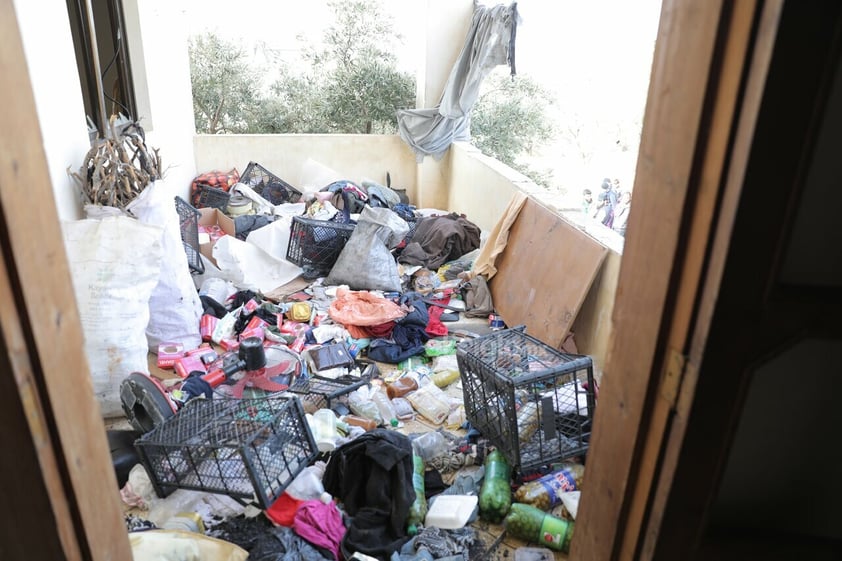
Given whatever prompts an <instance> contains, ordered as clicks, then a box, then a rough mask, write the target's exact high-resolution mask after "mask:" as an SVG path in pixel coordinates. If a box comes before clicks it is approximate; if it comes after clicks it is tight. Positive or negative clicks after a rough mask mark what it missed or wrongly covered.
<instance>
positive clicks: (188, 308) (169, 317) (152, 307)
mask: <svg viewBox="0 0 842 561" xmlns="http://www.w3.org/2000/svg"><path fill="white" fill-rule="evenodd" d="M167 191H168V190H167V188H166V185H165V184H164V183H163V182H161V181H156V182H154V183H152V184H151V185H149V186H148V187H146V189H144V190H143V191H142V192H141V193H140V195H138V197H137V198H136V199H135V200H133V201H132V202H131V203H129V205H128V206H127V207H126V210H127V211H128V212H130V213H131V214H132V215H134V216H135V217H137V219H138V220H140V221H141V222H143V223H144V224H150V225H152V226H160V227H161V228H163V229H164V232H163V236H162V238H161V251H162V259H161V274H160V277H159V279H158V284H157V285H156V286H155V289H154V290H153V291H152V295H151V296H150V298H149V324H148V325H147V326H146V340H147V343H148V344H149V350H151V351H153V352H156V351H157V349H158V345H159V344H160V343H165V342H177V343H181V344H182V345H184V349H185V350H188V351H189V350H192V349H195V348H196V347H198V346H199V345H200V344H201V342H202V336H201V335H200V333H199V321H200V319H201V317H202V302H201V300H200V299H199V295H198V293H197V292H196V287H195V285H194V284H193V278H192V277H191V275H190V269H189V266H188V264H187V254H186V253H184V245H183V244H182V241H181V234H180V232H179V228H180V226H179V218H178V212H176V209H175V205H174V204H173V197H172V196H170V195H169V194H168V192H167ZM138 249H139V248H138Z"/></svg>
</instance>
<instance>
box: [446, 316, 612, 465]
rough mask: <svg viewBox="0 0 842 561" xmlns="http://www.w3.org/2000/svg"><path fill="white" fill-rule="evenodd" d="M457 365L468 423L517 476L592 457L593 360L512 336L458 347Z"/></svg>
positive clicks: (516, 332)
mask: <svg viewBox="0 0 842 561" xmlns="http://www.w3.org/2000/svg"><path fill="white" fill-rule="evenodd" d="M456 360H457V363H458V364H459V371H460V372H461V375H462V395H463V398H464V403H465V415H466V417H467V419H468V421H470V423H471V424H472V425H473V426H474V428H476V429H477V430H478V431H479V432H480V433H481V434H482V435H483V436H485V437H486V438H488V440H489V441H490V442H491V443H493V444H494V445H495V446H497V448H499V449H500V451H501V452H502V453H503V455H504V456H505V457H506V459H507V460H508V461H509V463H510V464H511V466H512V468H513V470H514V473H517V474H520V475H523V474H524V473H525V472H527V471H530V470H532V469H534V468H541V467H543V466H546V465H548V464H550V463H552V462H554V461H557V460H562V459H566V458H570V457H573V456H579V455H582V454H584V453H585V452H586V451H587V449H588V443H589V441H590V434H591V426H592V424H593V423H592V422H593V413H594V408H595V405H596V401H595V399H594V394H593V388H594V383H593V361H592V360H591V358H590V357H588V356H583V355H572V354H566V353H562V352H560V351H557V350H556V349H553V348H552V347H550V346H548V345H546V344H545V343H542V342H541V341H539V340H538V339H536V338H534V337H532V336H530V335H527V334H526V333H524V332H523V330H522V329H506V330H502V331H497V332H494V333H491V334H489V335H485V336H483V337H479V338H476V339H471V340H467V341H464V342H462V343H460V344H459V345H458V346H457V347H456ZM585 383H587V384H586V385H585Z"/></svg>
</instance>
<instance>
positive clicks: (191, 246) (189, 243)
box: [175, 197, 205, 275]
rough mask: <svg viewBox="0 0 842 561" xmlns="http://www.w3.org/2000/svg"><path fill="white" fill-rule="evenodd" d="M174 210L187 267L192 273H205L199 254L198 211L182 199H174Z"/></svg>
mask: <svg viewBox="0 0 842 561" xmlns="http://www.w3.org/2000/svg"><path fill="white" fill-rule="evenodd" d="M175 210H176V212H178V227H179V230H180V232H181V243H182V245H183V246H184V252H185V253H186V254H187V265H188V266H189V267H190V270H191V271H192V272H194V273H197V274H199V275H201V274H202V273H204V272H205V263H204V261H202V254H201V253H199V215H200V213H199V211H198V210H196V209H195V208H193V205H191V204H190V203H188V202H187V201H185V200H184V199H182V198H181V197H176V198H175Z"/></svg>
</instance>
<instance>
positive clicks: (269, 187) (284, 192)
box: [240, 162, 301, 205]
mask: <svg viewBox="0 0 842 561" xmlns="http://www.w3.org/2000/svg"><path fill="white" fill-rule="evenodd" d="M240 183H243V184H245V185H248V186H249V187H251V188H252V189H254V191H255V193H257V194H258V195H260V196H261V197H263V198H264V199H266V200H267V201H269V202H270V203H272V204H273V205H279V204H283V203H297V202H298V201H299V200H301V191H299V190H298V189H296V188H295V187H293V186H292V185H290V184H289V183H287V182H286V181H284V180H283V179H281V178H280V177H278V176H277V175H275V174H274V173H272V172H271V171H269V170H267V169H266V168H265V167H263V166H261V165H260V164H258V163H257V162H249V165H248V166H246V171H244V172H243V175H241V176H240Z"/></svg>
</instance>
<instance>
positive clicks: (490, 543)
mask: <svg viewBox="0 0 842 561" xmlns="http://www.w3.org/2000/svg"><path fill="white" fill-rule="evenodd" d="M307 286H308V283H306V282H304V281H303V280H302V279H297V280H296V281H293V282H292V283H290V284H288V285H285V286H284V287H282V288H281V289H278V294H275V295H272V296H269V295H267V296H269V298H270V299H278V300H281V299H282V298H281V296H282V295H284V294H287V295H288V294H292V293H294V292H296V291H298V290H301V289H302V288H306V287H307ZM448 327H449V329H450V331H451V332H456V331H459V330H464V331H469V332H473V333H476V334H478V335H484V334H487V333H489V332H490V328H489V326H488V322H487V321H486V320H484V319H476V318H475V319H470V318H464V317H463V318H462V319H460V321H458V322H454V323H449V324H448ZM376 364H377V365H378V367H379V369H380V378H381V379H383V378H388V377H389V375H390V374H394V373H395V372H396V371H397V366H396V365H393V364H386V363H376ZM149 372H150V373H151V374H152V375H153V376H155V377H157V378H159V379H161V380H162V381H164V382H165V383H166V381H167V380H168V379H174V378H176V376H175V374H174V373H173V372H172V371H168V370H161V369H159V368H158V367H157V364H156V355H154V354H152V353H150V354H149ZM446 391H447V393H448V395H450V396H451V397H458V398H459V399H461V397H462V387H461V382H460V381H457V382H455V383H453V384H451V385H450V386H449V387H448V388H447V390H446ZM106 428H107V429H130V428H131V426H130V425H129V424H128V422H127V421H126V420H125V419H107V420H106ZM441 428H442V427H441V426H434V425H433V424H431V423H429V422H427V421H426V420H425V419H424V418H422V417H421V416H420V415H416V417H415V419H413V420H409V421H405V422H404V423H403V426H401V427H399V428H396V429H394V430H399V431H401V432H403V433H404V434H407V435H409V434H418V433H424V432H428V431H434V430H439V429H441ZM449 432H450V433H452V434H454V435H456V436H463V435H464V433H465V431H464V430H463V429H458V430H450V431H449ZM456 473H458V472H452V473H450V474H442V475H443V480H444V481H445V483H448V484H449V483H450V482H451V481H452V480H453V478H455V475H456ZM124 510H125V512H126V514H127V515H129V514H133V515H137V516H139V517H140V518H142V517H143V511H139V510H138V509H136V508H131V507H128V506H124ZM261 516H262V515H261ZM471 526H472V527H473V528H474V530H475V531H476V536H477V539H478V541H479V543H477V544H475V546H474V547H473V548H471V550H470V555H471V559H483V560H489V561H513V560H514V559H515V555H516V552H517V550H518V548H530V549H533V548H540V546H539V545H538V544H535V543H527V542H525V541H523V540H521V539H519V538H516V537H513V536H510V535H508V534H507V533H506V532H505V529H504V528H503V526H502V525H499V524H492V523H488V522H485V521H482V520H477V521H476V522H474V523H472V524H471ZM546 552H548V553H549V554H551V555H552V556H553V559H556V560H566V559H567V558H568V557H567V555H566V554H564V553H562V552H558V551H550V550H548V549H547V550H546ZM529 559H530V560H532V559H534V560H535V561H539V558H535V557H529Z"/></svg>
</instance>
